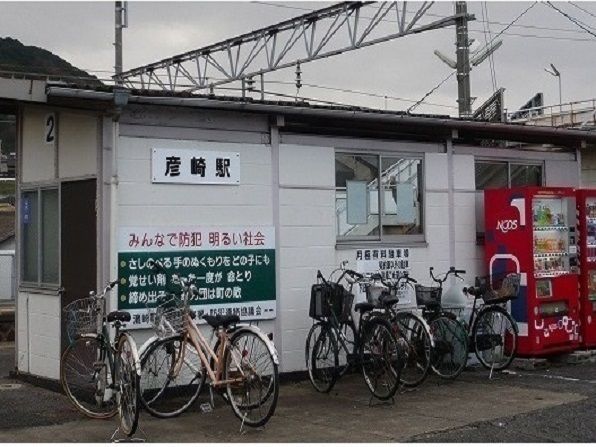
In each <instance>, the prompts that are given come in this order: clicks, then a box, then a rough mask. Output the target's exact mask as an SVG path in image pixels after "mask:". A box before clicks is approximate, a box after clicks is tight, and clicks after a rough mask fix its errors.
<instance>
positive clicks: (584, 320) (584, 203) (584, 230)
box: [576, 189, 596, 348]
mask: <svg viewBox="0 0 596 447" xmlns="http://www.w3.org/2000/svg"><path fill="white" fill-rule="evenodd" d="M576 192H577V213H578V219H579V220H578V225H577V228H578V234H577V240H578V252H579V313H580V317H581V320H580V321H581V327H580V342H581V345H582V347H584V348H593V347H596V190H594V189H592V190H590V189H578V190H577V191H576Z"/></svg>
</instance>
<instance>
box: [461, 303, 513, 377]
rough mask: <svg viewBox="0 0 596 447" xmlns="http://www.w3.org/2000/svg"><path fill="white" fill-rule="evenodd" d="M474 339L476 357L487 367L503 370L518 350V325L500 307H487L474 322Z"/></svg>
mask: <svg viewBox="0 0 596 447" xmlns="http://www.w3.org/2000/svg"><path fill="white" fill-rule="evenodd" d="M472 341H473V343H474V351H475V353H476V357H478V360H479V361H480V363H482V365H483V366H484V367H485V368H488V369H494V370H495V371H502V370H504V369H505V368H507V367H508V366H509V365H510V364H511V362H512V361H513V359H514V358H515V354H516V352H517V326H516V324H515V322H514V321H513V318H511V316H510V315H509V313H507V312H506V311H505V310H504V309H502V308H500V307H486V308H484V309H483V310H481V311H480V314H479V315H478V317H477V318H476V321H475V322H474V326H473V328H472Z"/></svg>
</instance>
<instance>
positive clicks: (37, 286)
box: [19, 184, 62, 290]
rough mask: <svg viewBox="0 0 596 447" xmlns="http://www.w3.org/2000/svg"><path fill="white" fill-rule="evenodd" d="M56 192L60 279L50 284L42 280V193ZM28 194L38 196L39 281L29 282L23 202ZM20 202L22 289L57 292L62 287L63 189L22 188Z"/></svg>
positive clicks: (41, 186) (48, 185)
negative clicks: (26, 263) (26, 264)
mask: <svg viewBox="0 0 596 447" xmlns="http://www.w3.org/2000/svg"><path fill="white" fill-rule="evenodd" d="M52 190H54V191H56V192H57V193H58V210H57V213H58V234H56V238H57V239H58V248H57V256H58V259H57V262H58V277H57V282H55V283H53V282H52V283H49V282H43V280H42V278H43V272H42V270H43V238H42V234H43V231H42V225H43V216H42V198H41V197H42V191H52ZM28 193H36V194H37V231H38V234H37V254H38V257H37V281H27V280H25V278H24V269H25V251H24V250H25V244H24V237H25V232H24V231H23V228H24V227H23V226H24V223H23V221H22V218H23V216H22V206H23V205H22V203H23V202H22V201H23V196H24V195H25V194H28ZM19 201H20V206H19V209H20V210H21V211H20V212H21V216H20V218H19V224H20V228H19V234H20V236H19V256H20V257H21V262H20V269H19V283H20V285H21V286H22V287H25V288H35V289H52V290H56V289H57V288H58V287H60V284H61V274H62V271H61V268H60V256H61V249H62V247H61V242H60V231H61V228H62V226H61V220H62V216H61V214H62V213H61V203H62V197H61V188H60V185H59V184H47V185H39V186H21V188H20V191H19Z"/></svg>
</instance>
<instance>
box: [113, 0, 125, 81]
mask: <svg viewBox="0 0 596 447" xmlns="http://www.w3.org/2000/svg"><path fill="white" fill-rule="evenodd" d="M123 9H124V8H123V5H122V2H115V27H116V31H115V40H114V50H115V64H114V71H115V74H116V85H119V86H121V85H122V78H121V75H122V28H123V23H122V14H123Z"/></svg>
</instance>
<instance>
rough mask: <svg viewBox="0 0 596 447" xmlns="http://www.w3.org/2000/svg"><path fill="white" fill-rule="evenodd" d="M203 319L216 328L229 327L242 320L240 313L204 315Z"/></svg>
mask: <svg viewBox="0 0 596 447" xmlns="http://www.w3.org/2000/svg"><path fill="white" fill-rule="evenodd" d="M203 319H204V320H205V321H206V322H207V324H208V325H209V326H212V327H214V328H218V327H220V326H223V327H228V326H230V325H232V324H235V323H238V322H239V321H240V317H239V316H238V315H203Z"/></svg>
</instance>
